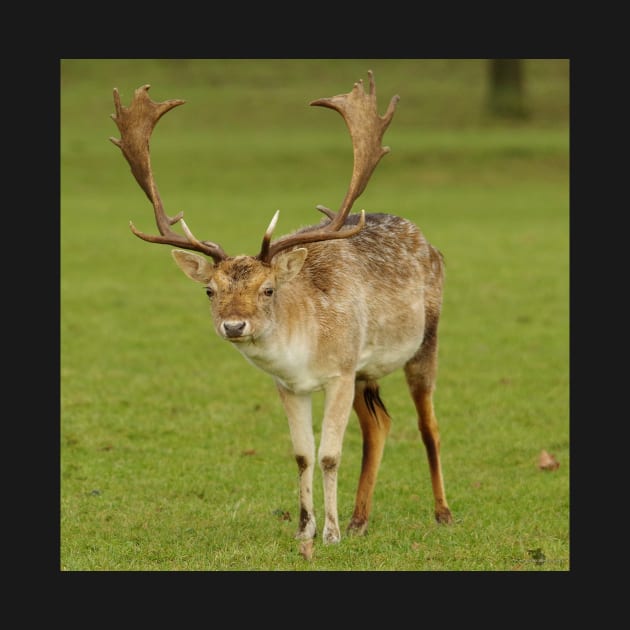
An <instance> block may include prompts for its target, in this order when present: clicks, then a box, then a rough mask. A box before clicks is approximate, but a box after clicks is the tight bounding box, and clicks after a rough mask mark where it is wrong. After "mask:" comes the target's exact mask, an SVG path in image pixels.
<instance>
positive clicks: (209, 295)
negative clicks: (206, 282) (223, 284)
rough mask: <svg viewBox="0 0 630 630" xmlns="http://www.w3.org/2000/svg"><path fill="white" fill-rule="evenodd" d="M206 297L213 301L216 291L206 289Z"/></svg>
mask: <svg viewBox="0 0 630 630" xmlns="http://www.w3.org/2000/svg"><path fill="white" fill-rule="evenodd" d="M206 295H207V296H208V297H209V298H210V299H212V298H213V297H214V289H211V288H210V287H206Z"/></svg>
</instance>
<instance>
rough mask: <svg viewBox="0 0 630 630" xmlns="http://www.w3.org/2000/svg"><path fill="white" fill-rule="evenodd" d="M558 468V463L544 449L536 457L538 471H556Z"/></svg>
mask: <svg viewBox="0 0 630 630" xmlns="http://www.w3.org/2000/svg"><path fill="white" fill-rule="evenodd" d="M559 466H560V462H559V461H558V460H557V459H556V458H555V457H554V456H553V455H551V454H550V453H547V451H545V450H544V449H543V450H542V451H540V456H539V457H538V468H540V470H556V469H557V468H558V467H559Z"/></svg>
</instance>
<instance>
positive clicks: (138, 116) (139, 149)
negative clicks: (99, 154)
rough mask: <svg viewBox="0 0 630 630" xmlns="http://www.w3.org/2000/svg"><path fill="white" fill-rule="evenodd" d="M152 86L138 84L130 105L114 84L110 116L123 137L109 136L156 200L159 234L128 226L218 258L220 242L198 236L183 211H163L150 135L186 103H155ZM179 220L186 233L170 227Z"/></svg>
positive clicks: (141, 235)
mask: <svg viewBox="0 0 630 630" xmlns="http://www.w3.org/2000/svg"><path fill="white" fill-rule="evenodd" d="M150 87H151V86H150V85H148V84H147V85H143V86H141V87H139V88H138V89H137V90H136V91H135V92H134V96H133V100H132V102H131V105H130V106H129V107H125V106H124V105H122V104H121V102H120V94H119V93H118V89H117V88H114V106H115V108H116V113H115V114H111V118H112V120H113V121H114V122H115V123H116V126H117V127H118V130H119V131H120V136H121V138H120V140H118V139H117V138H110V140H111V141H112V142H113V143H114V144H115V145H116V146H117V147H118V148H120V149H121V151H122V152H123V155H124V156H125V159H126V160H127V162H128V163H129V166H130V167H131V172H132V173H133V176H134V177H135V178H136V181H137V182H138V184H139V185H140V188H142V190H143V191H144V192H145V194H146V196H147V197H148V198H149V201H150V202H151V203H152V204H153V210H154V213H155V222H156V224H157V227H158V230H159V232H160V236H157V235H155V236H152V235H150V234H145V233H143V232H140V231H139V230H138V229H136V227H135V226H134V224H133V223H132V222H131V221H130V222H129V227H130V228H131V231H132V232H133V233H134V234H135V235H136V236H137V237H139V238H141V239H142V240H144V241H148V242H149V243H163V244H167V245H175V246H177V247H182V248H184V249H192V250H196V251H199V252H202V253H204V254H206V255H208V256H211V257H212V258H213V259H214V261H215V262H219V261H220V260H223V259H225V258H227V255H226V253H225V252H224V251H223V249H222V248H221V246H220V245H218V244H216V243H212V242H211V241H199V240H198V239H197V238H195V237H194V236H193V234H192V233H191V232H190V230H189V229H188V227H187V226H186V225H185V223H184V221H183V220H182V217H183V216H184V214H183V212H179V213H177V214H176V215H175V216H174V217H170V216H168V215H167V214H166V212H165V211H164V206H163V204H162V199H161V198H160V194H159V193H158V189H157V186H156V184H155V180H154V179H153V171H152V170H151V157H150V151H149V139H150V137H151V133H152V132H153V129H154V128H155V125H156V124H157V122H158V121H159V120H160V118H161V117H162V116H163V115H164V114H166V112H168V111H170V110H171V109H173V108H174V107H177V106H178V105H182V104H183V103H185V101H183V100H181V99H171V100H168V101H164V102H162V103H156V102H155V101H153V100H151V98H149V94H148V92H149V88H150ZM178 221H181V222H182V228H183V229H184V232H185V234H186V236H182V235H181V234H178V233H177V232H175V231H174V230H172V229H171V225H174V224H175V223H177V222H178Z"/></svg>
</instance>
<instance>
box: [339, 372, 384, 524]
mask: <svg viewBox="0 0 630 630" xmlns="http://www.w3.org/2000/svg"><path fill="white" fill-rule="evenodd" d="M354 410H355V412H356V414H357V416H358V418H359V424H360V425H361V433H362V435H363V458H362V460H361V476H360V477H359V486H358V488H357V496H356V500H355V505H354V512H353V514H352V518H351V519H350V524H349V525H348V532H349V533H353V534H364V533H365V532H366V531H367V527H368V521H369V518H370V512H371V511H372V495H373V494H374V486H375V485H376V477H377V475H378V469H379V468H380V465H381V459H382V457H383V449H384V448H385V441H386V440H387V435H388V434H389V428H390V426H391V424H392V420H391V418H390V416H389V414H388V413H387V409H385V405H384V404H383V401H382V400H381V398H380V396H379V390H378V383H376V381H370V382H366V381H357V383H356V385H355V392H354Z"/></svg>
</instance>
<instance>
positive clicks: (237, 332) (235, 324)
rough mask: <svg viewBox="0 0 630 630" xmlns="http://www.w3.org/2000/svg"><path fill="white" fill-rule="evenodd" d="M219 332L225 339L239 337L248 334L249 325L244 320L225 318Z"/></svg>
mask: <svg viewBox="0 0 630 630" xmlns="http://www.w3.org/2000/svg"><path fill="white" fill-rule="evenodd" d="M221 332H222V333H223V335H224V337H225V338H226V339H239V338H242V337H246V336H247V335H249V326H248V323H247V322H246V321H233V320H226V321H224V322H223V323H222V324H221Z"/></svg>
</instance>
